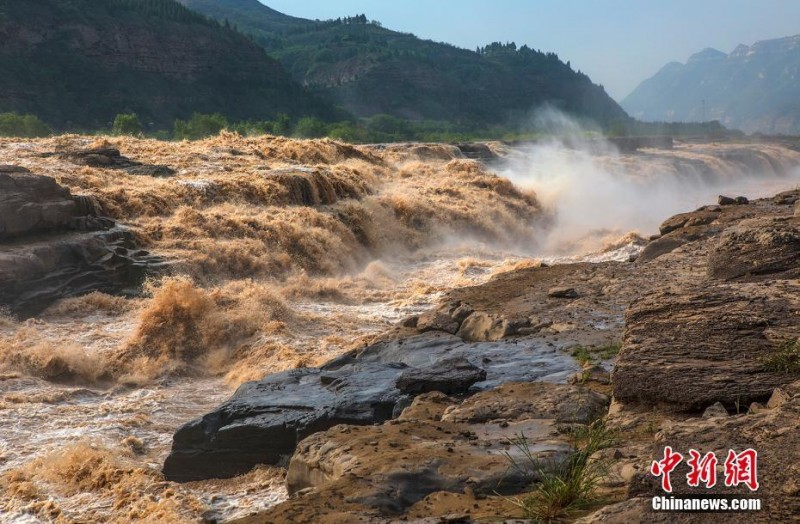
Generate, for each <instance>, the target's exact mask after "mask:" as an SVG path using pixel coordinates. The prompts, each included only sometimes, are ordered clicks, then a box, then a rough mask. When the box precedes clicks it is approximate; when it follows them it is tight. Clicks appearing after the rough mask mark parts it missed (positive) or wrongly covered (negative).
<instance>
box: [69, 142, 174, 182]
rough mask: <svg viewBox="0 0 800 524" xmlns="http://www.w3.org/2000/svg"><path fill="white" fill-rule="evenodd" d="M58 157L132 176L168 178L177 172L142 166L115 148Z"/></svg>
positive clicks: (81, 150) (87, 150)
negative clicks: (117, 170) (115, 170)
mask: <svg viewBox="0 0 800 524" xmlns="http://www.w3.org/2000/svg"><path fill="white" fill-rule="evenodd" d="M58 156H59V157H61V158H63V159H65V160H68V161H69V162H72V163H73V164H77V165H80V166H89V167H96V168H101V169H121V170H124V171H125V172H126V173H128V174H131V175H139V176H154V177H167V176H172V175H174V174H175V170H174V169H172V168H171V167H169V166H165V165H159V164H154V165H150V164H142V163H141V162H137V161H135V160H131V159H130V158H128V157H126V156H123V155H122V154H121V153H120V151H119V149H116V148H113V147H98V148H89V149H75V150H69V151H61V152H59V153H58Z"/></svg>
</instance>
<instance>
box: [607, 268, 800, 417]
mask: <svg viewBox="0 0 800 524" xmlns="http://www.w3.org/2000/svg"><path fill="white" fill-rule="evenodd" d="M799 291H800V287H798V286H796V285H774V286H771V287H770V288H767V289H765V288H764V287H763V286H757V285H744V286H737V287H731V286H728V285H713V284H706V285H703V286H696V287H695V286H691V287H684V288H678V289H671V290H668V291H666V290H665V291H659V292H655V293H653V294H651V295H648V296H646V297H643V298H641V299H640V300H637V301H635V302H633V303H632V304H631V306H630V308H629V309H628V312H627V314H626V317H625V321H626V331H625V340H624V345H623V349H622V352H621V354H620V357H619V359H618V361H617V363H616V367H615V369H614V375H613V381H614V396H615V397H616V398H617V399H619V400H621V401H626V402H644V403H647V404H651V405H654V404H669V405H671V406H672V407H674V408H675V409H677V410H683V411H698V410H703V409H704V408H706V407H708V406H710V405H711V404H714V403H715V402H722V404H724V405H725V406H726V407H727V408H729V409H731V408H733V407H734V405H735V404H736V403H740V404H746V405H749V403H750V402H754V401H758V400H764V399H765V398H767V397H769V395H770V394H771V393H772V390H773V389H775V388H776V387H778V386H780V385H781V384H784V383H785V382H786V381H787V380H790V379H791V378H790V377H787V376H786V374H782V373H776V372H770V371H767V370H766V369H765V365H764V360H765V359H766V358H767V357H769V355H771V354H772V353H774V352H775V351H777V350H778V348H779V347H780V345H781V344H782V343H784V342H785V341H786V340H787V339H792V338H795V337H797V336H798V335H800V331H798V327H797V326H798V325H800V324H798V321H800V316H798V307H800V300H798V299H797V297H798V292H799Z"/></svg>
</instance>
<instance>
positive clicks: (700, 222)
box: [658, 209, 720, 235]
mask: <svg viewBox="0 0 800 524" xmlns="http://www.w3.org/2000/svg"><path fill="white" fill-rule="evenodd" d="M719 216H720V214H719V212H718V211H711V210H707V209H703V210H702V211H692V212H690V213H681V214H678V215H675V216H673V217H670V218H668V219H667V220H665V221H664V222H663V223H662V224H661V225H660V226H659V228H658V230H659V232H660V233H661V234H662V235H666V234H668V233H671V232H673V231H675V230H677V229H681V228H684V227H692V226H705V225H707V224H710V223H712V222H713V221H715V220H717V219H718V218H719Z"/></svg>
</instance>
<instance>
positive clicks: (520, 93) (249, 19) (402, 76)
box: [181, 0, 627, 125]
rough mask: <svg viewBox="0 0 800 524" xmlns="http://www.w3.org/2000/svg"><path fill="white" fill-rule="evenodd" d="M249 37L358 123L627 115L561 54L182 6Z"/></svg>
mask: <svg viewBox="0 0 800 524" xmlns="http://www.w3.org/2000/svg"><path fill="white" fill-rule="evenodd" d="M181 2H182V3H183V4H184V5H186V6H188V7H190V8H192V9H195V10H197V11H199V12H201V13H203V14H206V15H208V16H211V17H213V18H216V19H217V20H220V21H227V22H228V23H230V24H232V25H235V26H236V27H237V28H238V29H239V30H240V31H242V32H244V33H246V34H249V35H251V36H252V37H253V39H254V41H256V42H258V43H259V44H260V45H262V46H263V47H264V48H265V49H266V50H267V51H268V52H269V53H270V55H272V56H274V57H276V58H277V59H279V60H280V61H281V62H282V63H283V65H284V66H285V67H286V68H287V69H288V70H289V72H290V73H291V74H292V76H293V77H294V79H295V80H297V81H298V82H301V83H302V84H304V85H306V86H309V87H310V88H312V89H313V90H314V91H315V92H317V93H319V94H320V95H322V96H324V97H326V98H328V99H329V100H331V101H333V102H334V103H337V104H339V105H340V106H342V107H343V108H345V109H346V110H348V111H350V112H351V113H353V114H354V115H357V116H362V117H363V116H371V115H376V114H390V115H393V116H396V117H400V118H407V119H414V120H419V119H428V120H440V121H454V122H468V123H479V124H493V123H502V124H509V123H510V124H512V125H513V123H514V122H515V120H522V119H525V118H527V117H528V116H529V112H530V111H532V110H533V109H535V108H537V107H539V106H541V105H542V104H550V105H553V106H555V107H558V108H560V109H562V110H564V111H566V112H568V113H572V114H574V115H578V116H582V117H588V118H590V119H593V120H595V121H597V122H600V123H608V122H610V121H613V120H618V119H627V115H626V114H625V113H624V111H623V110H622V109H621V108H620V107H619V105H618V104H617V103H616V102H614V101H613V100H612V99H611V98H610V97H609V96H608V95H607V94H606V93H605V91H604V90H603V88H602V87H600V86H597V85H595V84H593V83H592V81H591V80H590V79H589V77H587V76H586V75H584V74H582V73H580V72H576V71H573V70H572V68H571V67H570V65H569V63H566V64H565V63H563V62H562V61H560V60H559V59H558V57H557V56H556V55H555V54H553V53H542V52H539V51H536V50H533V49H530V48H528V47H526V46H523V47H521V48H518V47H517V46H516V45H514V44H510V45H508V44H499V43H495V44H491V45H488V46H486V47H485V48H481V49H479V50H477V51H472V50H466V49H460V48H457V47H455V46H452V45H449V44H445V43H437V42H432V41H429V40H422V39H419V38H417V37H415V36H414V35H412V34H408V33H400V32H396V31H392V30H389V29H386V28H383V27H382V26H381V25H380V24H379V23H377V22H370V21H368V19H367V17H366V16H364V15H358V16H352V17H345V18H342V19H337V20H330V21H324V22H323V21H316V20H306V19H302V18H295V17H291V16H287V15H285V14H282V13H279V12H278V11H275V10H274V9H270V8H269V7H267V6H265V5H263V4H261V3H260V2H258V0H181Z"/></svg>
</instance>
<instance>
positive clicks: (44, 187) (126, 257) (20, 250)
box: [0, 166, 162, 317]
mask: <svg viewBox="0 0 800 524" xmlns="http://www.w3.org/2000/svg"><path fill="white" fill-rule="evenodd" d="M98 208H99V206H98V205H97V204H96V203H95V201H94V199H92V198H91V197H88V196H83V195H77V196H73V195H71V194H70V191H69V190H68V189H67V188H65V187H63V186H60V185H59V184H57V183H56V182H55V180H53V179H52V178H50V177H46V176H40V175H35V174H33V173H31V172H30V171H28V170H27V169H24V168H17V167H14V166H0V305H2V306H5V307H8V308H9V309H10V310H11V311H12V312H14V313H15V314H17V315H18V316H22V317H27V316H30V315H34V314H36V313H38V312H40V311H41V310H43V309H44V308H46V307H47V306H48V305H50V304H51V303H52V302H53V301H55V300H57V299H60V298H66V297H72V296H77V295H81V294H84V293H88V292H91V291H103V292H106V293H136V288H138V287H139V284H141V282H142V280H143V279H144V277H145V276H146V273H147V272H148V271H150V270H153V269H156V268H158V267H160V266H161V265H162V261H161V260H159V259H157V258H156V257H153V256H151V255H150V254H149V253H147V252H145V251H142V250H140V249H138V247H137V245H136V242H135V239H134V236H133V234H131V232H130V231H127V230H126V229H124V228H119V227H116V224H115V223H114V221H113V220H111V219H108V218H103V217H98V216H96V213H97V210H98Z"/></svg>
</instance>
